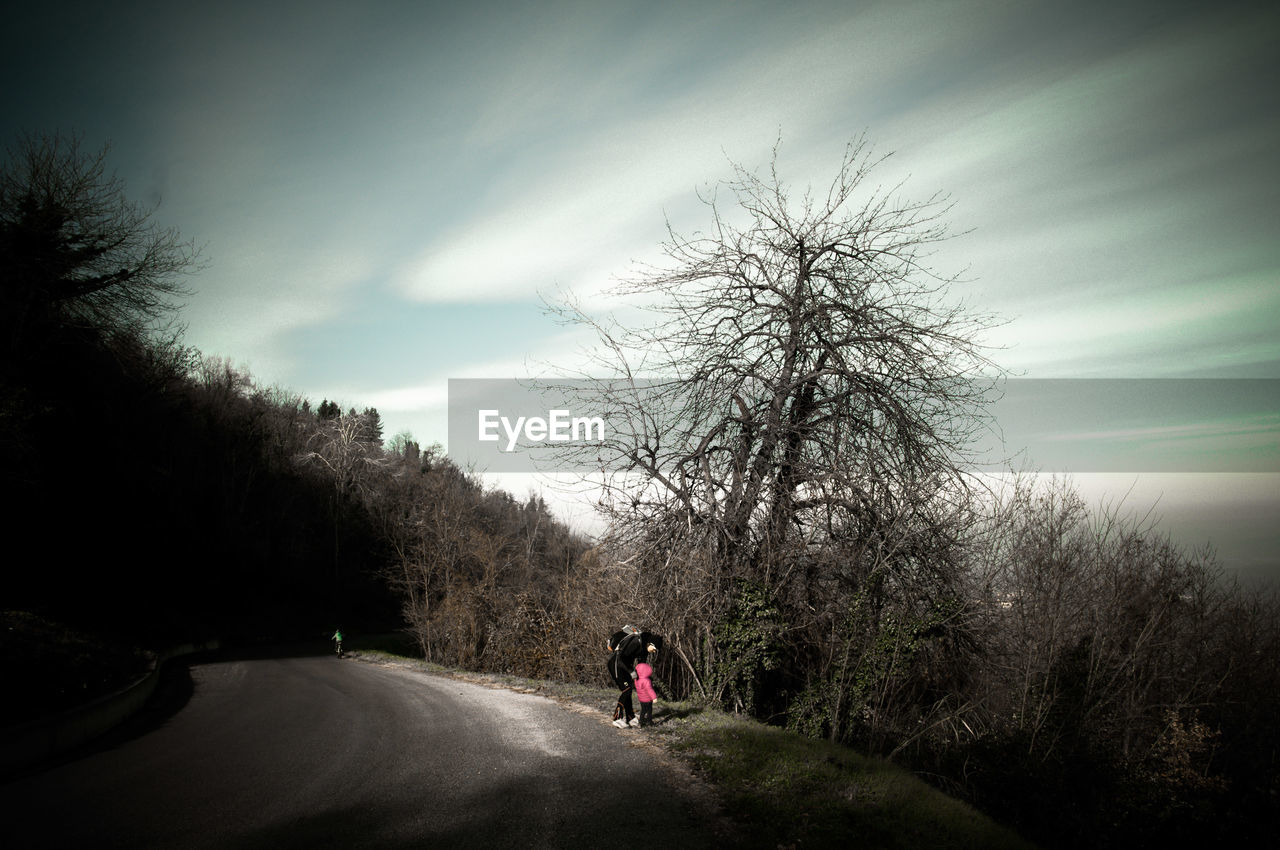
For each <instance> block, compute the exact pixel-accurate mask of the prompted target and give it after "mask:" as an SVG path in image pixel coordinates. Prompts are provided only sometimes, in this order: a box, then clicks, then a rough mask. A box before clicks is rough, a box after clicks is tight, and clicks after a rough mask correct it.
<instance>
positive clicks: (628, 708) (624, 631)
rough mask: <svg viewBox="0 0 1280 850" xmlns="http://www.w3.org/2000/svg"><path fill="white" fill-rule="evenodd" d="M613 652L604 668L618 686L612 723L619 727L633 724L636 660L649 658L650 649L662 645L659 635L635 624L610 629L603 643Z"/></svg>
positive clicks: (637, 661)
mask: <svg viewBox="0 0 1280 850" xmlns="http://www.w3.org/2000/svg"><path fill="white" fill-rule="evenodd" d="M605 645H606V646H607V647H608V649H609V651H610V652H611V653H613V654H612V655H611V656H609V663H608V665H607V666H606V669H607V670H608V671H609V678H610V679H612V680H613V681H614V683H615V684H616V685H617V686H618V689H619V691H620V693H619V694H618V704H617V705H615V706H614V707H613V725H614V726H617V727H618V728H619V729H624V728H626V727H627V726H636V725H638V724H639V721H638V720H636V712H635V708H634V707H633V706H632V703H631V694H632V693H634V691H635V682H634V679H635V670H636V664H638V663H640V662H641V661H647V660H648V659H649V653H651V652H653V653H656V652H657V651H658V650H660V649H662V636H661V635H655V634H652V633H651V632H643V631H640V630H639V629H637V628H636V627H635V626H623V627H622V628H621V629H620V630H618V631H616V632H614V633H613V635H612V636H611V637H610V638H609V640H608V642H607V643H606V644H605Z"/></svg>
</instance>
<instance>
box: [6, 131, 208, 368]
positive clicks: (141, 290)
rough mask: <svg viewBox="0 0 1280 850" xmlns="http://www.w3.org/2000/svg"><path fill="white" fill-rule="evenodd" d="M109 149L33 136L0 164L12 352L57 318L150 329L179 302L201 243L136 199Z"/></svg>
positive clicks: (64, 138)
mask: <svg viewBox="0 0 1280 850" xmlns="http://www.w3.org/2000/svg"><path fill="white" fill-rule="evenodd" d="M106 158H107V149H106V148H103V149H102V150H101V151H98V152H96V153H91V152H86V151H84V150H82V149H81V147H80V140H79V139H78V138H77V137H75V136H61V135H52V136H25V137H23V138H21V139H19V140H18V141H17V142H16V143H15V144H14V145H12V146H11V147H10V148H9V150H8V156H7V159H6V161H5V163H4V167H3V169H0V264H2V267H0V275H2V276H3V289H2V291H0V292H2V295H0V297H3V299H4V310H3V313H4V315H5V317H6V318H5V322H6V324H7V325H8V327H7V328H6V330H7V331H8V340H7V341H8V343H9V344H10V346H11V349H10V350H16V349H18V348H19V347H21V346H22V345H23V344H25V343H27V342H29V341H30V339H31V334H32V332H33V330H34V329H36V328H39V327H41V326H44V325H47V323H49V322H60V323H69V324H74V325H88V326H92V327H97V328H102V329H112V330H118V329H130V330H136V329H138V328H140V327H145V326H147V325H148V324H149V323H152V322H154V321H155V320H157V319H161V318H163V317H165V316H166V315H168V314H169V313H171V312H172V311H173V310H175V309H176V308H177V307H178V306H180V304H179V302H180V300H181V299H182V298H183V297H184V296H185V295H187V294H188V293H187V289H186V287H185V285H184V283H183V280H182V278H183V276H184V275H185V274H187V273H189V272H192V271H194V270H195V269H196V268H197V267H198V258H199V249H198V248H197V247H196V246H195V244H194V243H192V242H190V241H183V240H182V238H181V237H180V236H179V235H178V233H177V231H176V230H173V229H169V228H162V227H159V226H157V225H156V223H155V222H154V221H153V220H152V217H151V216H152V211H149V210H146V209H144V208H143V207H141V206H139V205H138V204H136V203H134V202H131V201H129V200H128V199H127V198H126V196H125V194H124V185H123V183H122V182H121V181H120V180H119V179H118V178H117V177H116V176H115V175H113V174H110V173H108V172H107V166H106Z"/></svg>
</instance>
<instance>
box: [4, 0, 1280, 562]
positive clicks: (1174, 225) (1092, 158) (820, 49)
mask: <svg viewBox="0 0 1280 850" xmlns="http://www.w3.org/2000/svg"><path fill="white" fill-rule="evenodd" d="M29 5H30V7H31V8H28V9H24V10H14V9H10V10H9V11H7V12H5V19H4V26H3V27H0V71H3V77H2V79H4V81H5V84H4V85H3V86H2V87H0V136H2V137H3V138H4V140H5V141H6V142H7V141H8V140H9V139H12V138H13V137H14V136H15V134H17V133H19V132H23V131H27V132H53V131H61V132H76V133H80V134H82V136H83V139H84V144H85V145H86V146H87V147H89V148H96V147H99V146H101V145H103V144H108V143H109V144H110V145H111V153H110V160H109V161H110V163H111V164H112V165H113V167H114V168H115V169H116V172H117V174H118V176H120V177H121V178H122V179H123V180H124V181H125V183H126V185H127V188H128V191H129V193H130V195H131V196H132V197H134V198H136V199H138V200H139V201H142V202H143V203H146V204H149V205H156V206H155V213H154V215H155V219H156V221H157V222H159V223H161V224H164V225H172V226H176V227H177V228H179V229H180V230H181V232H182V233H183V234H184V235H185V236H189V237H192V238H194V239H195V240H197V241H198V242H199V243H201V244H202V245H203V246H204V255H203V256H204V259H205V261H206V262H207V268H206V269H205V270H204V271H202V272H201V273H200V274H199V275H198V276H197V277H196V278H194V279H193V280H192V282H191V283H192V287H193V289H194V294H193V295H192V297H191V298H190V299H189V301H188V302H187V304H186V306H185V308H184V311H183V314H182V317H183V320H184V321H185V322H186V325H187V331H186V342H187V343H188V344H190V345H193V346H195V347H197V348H199V349H200V350H201V351H202V352H204V353H205V354H206V355H210V356H220V357H225V358H228V359H229V360H230V361H232V362H233V363H234V364H236V365H238V366H241V367H243V368H245V369H246V370H248V371H249V372H250V373H251V374H252V375H253V376H254V378H255V379H256V380H257V381H258V382H259V383H260V384H263V385H268V386H278V387H281V388H285V389H289V390H292V391H294V392H297V393H300V394H302V395H304V396H305V397H307V398H309V399H311V400H312V402H313V404H318V403H319V401H320V400H321V399H325V398H327V399H334V400H338V401H339V402H340V403H342V404H343V405H344V406H355V407H359V408H361V409H363V408H364V407H366V406H373V407H376V408H377V409H378V410H379V412H380V413H381V415H382V417H383V420H384V424H385V427H386V431H387V434H388V435H390V434H394V433H396V432H401V431H408V432H411V433H412V434H413V436H414V437H415V438H416V439H417V440H418V441H419V442H421V443H423V444H431V443H436V442H439V443H441V444H444V443H445V442H446V439H447V428H446V415H445V414H446V402H447V381H448V379H450V378H515V377H521V376H525V375H527V374H530V371H531V369H537V368H539V367H538V365H537V364H547V363H561V364H564V363H567V364H574V363H576V362H578V361H577V360H576V358H577V357H578V356H579V355H578V353H577V352H578V349H579V346H580V344H581V343H582V341H583V338H582V335H581V332H580V330H576V329H574V328H569V327H565V326H563V325H560V324H557V323H556V322H555V321H553V320H552V318H551V317H549V316H548V315H547V313H546V311H545V309H544V301H545V300H547V299H550V300H555V299H556V298H558V297H561V296H562V295H564V294H566V293H568V294H571V295H572V296H573V297H576V298H578V299H580V300H581V301H582V303H584V304H585V305H587V306H588V307H590V308H591V309H593V310H608V309H610V308H611V306H612V302H611V301H610V300H609V298H608V296H607V294H606V293H607V290H608V288H609V286H610V285H611V284H612V283H613V281H614V280H616V279H617V278H618V277H620V276H625V275H626V274H628V273H629V271H631V270H633V269H634V268H635V267H636V264H637V263H639V262H644V261H647V260H653V259H656V258H657V253H656V252H657V249H658V246H659V243H660V242H661V240H662V238H663V237H664V235H665V228H666V223H667V222H668V221H670V222H671V224H672V226H674V227H675V228H676V229H677V230H679V231H682V232H691V231H694V230H696V229H698V228H700V227H705V226H706V225H707V224H708V218H707V210H706V207H705V206H704V205H703V204H702V203H701V202H700V200H699V195H698V193H699V191H700V190H703V191H705V190H706V189H707V188H708V187H710V186H713V185H714V184H715V183H716V182H717V181H720V180H723V179H725V178H728V177H730V176H731V163H739V164H742V165H744V166H746V167H747V168H752V169H755V168H760V167H762V166H765V165H767V163H768V161H769V158H770V155H771V151H772V150H773V149H774V148H775V145H776V146H777V149H778V169H779V173H780V175H781V177H782V178H783V179H784V180H785V181H787V182H788V183H790V184H791V185H794V186H798V187H803V186H806V185H810V184H812V185H816V186H824V185H825V184H826V183H827V182H828V181H829V180H830V179H831V178H832V177H833V176H834V169H835V168H836V166H837V165H838V162H839V158H840V156H841V154H842V152H843V150H844V147H845V145H846V144H847V143H848V142H849V141H850V140H852V139H855V138H858V137H862V136H865V138H866V139H867V140H868V141H869V142H870V143H871V144H872V145H873V146H874V149H875V151H876V152H878V153H884V154H891V156H890V157H889V158H888V159H887V160H886V161H885V163H884V164H883V165H882V166H881V168H880V169H879V170H878V171H877V172H876V178H877V181H882V182H883V184H884V185H893V184H896V183H898V182H899V181H904V183H903V185H904V190H903V191H904V192H905V193H906V194H907V195H909V196H912V197H922V198H923V197H928V196H930V195H933V194H934V193H936V192H943V193H945V194H946V195H948V196H949V197H950V200H951V201H952V202H953V204H954V206H953V208H952V210H951V212H950V214H949V221H950V223H951V225H952V228H953V230H954V231H955V232H956V233H957V236H956V238H954V239H953V240H950V241H948V242H947V243H944V244H943V245H942V246H940V248H939V250H938V252H937V254H936V255H935V256H934V258H933V262H934V265H935V266H936V267H938V268H939V269H941V270H945V271H954V272H956V273H958V274H960V273H962V274H963V277H964V279H965V283H964V284H963V286H962V291H961V292H960V295H962V296H963V297H964V299H965V300H966V301H967V302H968V303H970V304H972V305H973V306H974V307H975V308H976V309H978V310H980V311H982V312H989V313H994V314H996V315H998V316H1000V317H1001V318H1002V320H1003V323H1002V324H1001V325H999V327H998V328H996V329H994V330H993V331H992V332H991V333H990V335H989V339H987V340H986V341H987V342H989V343H990V344H991V345H993V346H996V347H997V348H996V349H994V352H993V355H992V356H993V359H994V360H996V361H997V362H998V363H999V364H1000V365H1001V366H1002V367H1004V368H1006V369H1008V370H1009V371H1010V372H1011V373H1012V374H1015V375H1017V376H1021V377H1025V378H1032V379H1136V378H1142V379H1155V378H1167V379H1213V380H1216V381H1227V380H1232V379H1244V378H1248V379H1268V380H1280V285H1277V284H1278V283H1280V214H1278V213H1277V211H1278V210H1280V94H1278V92H1280V85H1277V82H1280V74H1278V73H1277V72H1278V71H1280V51H1277V50H1276V45H1277V43H1280V38H1278V36H1280V11H1278V10H1277V8H1278V7H1276V6H1275V4H1267V3H1256V2H1230V1H1229V0H1228V2H1219V3H1212V4H1210V3H1185V2H1168V1H1166V2H1139V3H1126V2H1114V1H1113V2H1096V3H1095V2H1026V0H1024V1H1023V2H999V1H998V0H955V2H923V1H922V0H904V2H881V3H876V2H805V0H798V2H787V3H766V2H749V0H748V1H747V2H742V1H741V0H739V1H738V2H733V1H732V0H720V1H719V2H714V1H713V2H683V3H666V2H661V0H649V1H648V2H629V3H627V2H609V0H597V2H580V3H579V2H542V3H538V2H525V3H515V2H505V3H486V2H470V3H431V2H413V3H409V2H364V3H326V2H305V3H303V2H298V3H272V2H265V0H258V2H253V3H243V2H236V1H235V0H220V2H218V3H199V2H191V3H183V4H175V3H144V2H134V3H128V2H122V3H110V4H108V3H100V2H98V3H72V2H56V0H55V2H47V3H42V4H38V5H37V4H29ZM1171 386H1172V385H1171ZM1178 386H1184V384H1178ZM1263 395H1264V397H1263V398H1261V399H1260V400H1259V401H1258V403H1257V404H1256V405H1254V409H1252V410H1248V411H1244V412H1243V413H1241V411H1235V413H1237V414H1240V415H1246V414H1247V415H1248V416H1249V417H1250V420H1249V421H1250V423H1251V424H1250V426H1249V428H1248V429H1247V430H1248V434H1249V440H1250V441H1251V443H1250V445H1251V446H1253V447H1254V448H1253V449H1251V451H1256V453H1257V454H1256V455H1254V457H1256V459H1257V460H1256V463H1257V465H1256V467H1254V468H1252V469H1250V468H1249V467H1248V464H1247V463H1246V466H1245V471H1242V470H1241V467H1240V466H1239V465H1235V466H1231V467H1230V469H1231V470H1234V471H1221V470H1220V471H1210V472H1204V471H1196V472H1168V471H1151V470H1150V469H1139V468H1136V467H1140V466H1141V464H1135V469H1133V470H1123V469H1121V470H1116V469H1114V468H1108V469H1106V470H1101V471H1099V470H1091V469H1086V470H1070V471H1072V472H1073V473H1078V474H1077V475H1075V480H1076V481H1077V483H1078V484H1079V485H1080V486H1081V488H1082V489H1083V490H1085V491H1086V492H1087V493H1088V494H1089V495H1090V496H1091V497H1093V498H1098V499H1108V498H1116V497H1117V495H1119V496H1125V494H1127V496H1125V498H1127V499H1128V502H1127V504H1130V505H1131V506H1133V507H1135V508H1136V509H1138V510H1139V511H1145V510H1146V508H1147V507H1148V506H1150V505H1153V504H1154V505H1156V506H1157V507H1156V510H1157V511H1158V512H1159V513H1161V515H1163V516H1164V517H1165V518H1166V521H1167V523H1168V525H1169V527H1170V528H1171V529H1176V531H1177V535H1176V536H1177V538H1178V539H1179V540H1182V541H1185V542H1186V543H1188V544H1189V545H1198V544H1199V543H1202V542H1205V541H1209V542H1212V543H1213V544H1214V545H1215V546H1216V547H1217V548H1218V550H1219V552H1220V555H1221V558H1222V560H1223V561H1224V564H1225V565H1227V566H1229V567H1231V568H1232V569H1239V570H1241V571H1249V570H1252V571H1254V572H1257V571H1267V570H1274V571H1275V573H1276V575H1277V576H1280V557H1278V556H1277V554H1276V553H1277V552H1278V551H1280V545H1278V544H1280V536H1278V535H1277V533H1276V532H1275V531H1274V530H1273V528H1272V527H1273V526H1275V525H1280V523H1276V522H1275V520H1276V519H1277V518H1280V463H1278V462H1277V456H1278V453H1280V413H1278V412H1277V409H1278V407H1280V405H1277V403H1276V396H1275V393H1274V391H1271V392H1268V393H1264V394H1263ZM1077 412H1078V411H1077ZM1160 415H1161V414H1159V413H1153V414H1152V420H1151V421H1148V422H1141V423H1137V424H1134V423H1132V422H1130V423H1124V424H1123V426H1122V429H1123V430H1125V433H1126V434H1127V435H1128V436H1127V437H1126V438H1127V439H1132V438H1133V437H1134V433H1135V429H1137V432H1141V433H1142V434H1146V432H1147V430H1150V434H1151V436H1152V438H1153V439H1161V440H1168V439H1173V438H1178V439H1181V438H1183V437H1186V436H1187V435H1188V434H1191V435H1193V436H1196V438H1197V439H1202V438H1203V436H1204V432H1205V429H1206V428H1208V429H1209V430H1214V429H1215V428H1217V425H1222V423H1223V422H1225V421H1226V418H1224V417H1219V420H1220V421H1218V422H1217V425H1214V424H1213V423H1212V422H1210V423H1209V424H1208V425H1206V424H1205V423H1204V422H1200V423H1188V422H1183V421H1179V422H1176V423H1171V422H1168V421H1163V420H1161V418H1160ZM1233 415H1234V414H1233ZM1210 419H1212V417H1210ZM1079 424H1080V423H1078V422H1077V423H1075V425H1079ZM1237 425H1238V422H1237V423H1235V424H1233V425H1231V427H1230V428H1228V430H1231V431H1232V433H1233V434H1236V436H1239V431H1240V429H1239V428H1238V427H1236V426H1237ZM1073 427H1074V426H1073ZM1120 427H1121V426H1115V425H1114V423H1101V422H1100V423H1097V424H1096V426H1095V427H1093V428H1085V429H1083V430H1084V431H1087V432H1088V434H1089V435H1093V437H1096V436H1097V435H1099V434H1103V433H1104V432H1105V433H1109V434H1111V435H1112V437H1114V435H1115V434H1116V433H1118V431H1117V428H1120ZM1188 428H1189V429H1190V430H1189V431H1188V430H1187V429H1188ZM1171 429H1173V432H1176V433H1173V436H1172V437H1171V436H1170V435H1171V433H1172V432H1171ZM1178 429H1182V430H1181V431H1179V430H1178ZM1058 430H1059V431H1060V430H1061V429H1058ZM1080 430H1081V429H1079V428H1077V431H1080ZM1215 433H1216V431H1215ZM1077 436H1079V434H1077ZM1195 445H1200V443H1196V444H1195ZM1030 460H1031V461H1032V462H1033V463H1034V461H1035V458H1034V457H1032V458H1030ZM1210 467H1212V464H1210ZM493 480H494V481H496V482H497V483H499V484H501V485H502V486H508V487H510V488H511V489H513V490H515V491H516V492H517V495H520V494H521V493H522V492H523V491H524V490H525V489H527V488H528V487H531V486H539V485H538V484H537V483H536V482H531V481H529V480H525V479H522V478H520V477H518V476H516V477H511V478H509V479H501V478H494V479H493ZM565 510H566V512H573V511H577V510H578V508H575V507H572V506H570V505H568V504H567V503H566V504H565ZM574 516H575V517H577V518H576V519H574V520H573V521H574V522H581V523H589V520H587V519H585V518H583V517H582V516H581V515H580V514H574Z"/></svg>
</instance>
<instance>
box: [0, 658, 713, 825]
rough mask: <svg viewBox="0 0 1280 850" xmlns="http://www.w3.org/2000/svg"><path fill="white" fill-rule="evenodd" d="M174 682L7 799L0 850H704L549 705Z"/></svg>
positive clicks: (364, 685)
mask: <svg viewBox="0 0 1280 850" xmlns="http://www.w3.org/2000/svg"><path fill="white" fill-rule="evenodd" d="M188 671H189V678H188ZM175 676H176V677H177V678H176V681H170V682H169V683H168V684H167V686H166V694H167V697H166V698H167V699H168V700H169V701H170V703H171V705H170V707H169V708H168V709H166V710H162V711H161V713H159V714H155V711H157V709H153V716H151V717H150V719H149V720H144V721H142V722H143V723H144V724H145V725H142V726H135V728H133V729H132V730H125V731H122V732H121V733H119V734H117V735H116V736H115V737H114V738H113V739H108V740H107V741H105V742H103V743H101V744H99V745H98V746H97V747H96V748H94V749H93V750H91V751H88V752H83V753H80V754H77V755H76V756H75V757H74V758H72V759H69V760H66V761H64V762H63V763H61V764H57V765H53V766H48V767H46V768H44V769H42V770H39V771H36V772H32V773H29V774H28V775H26V776H23V777H19V778H16V779H13V780H11V781H9V782H6V783H4V784H3V785H0V813H2V817H0V832H2V838H0V844H3V845H4V846H5V847H6V848H18V847H57V848H66V847H165V848H186V847H273V848H275V847H442V848H445V847H447V848H454V847H522V848H523V847H554V848H562V847H564V848H572V847H591V848H611V847H623V846H626V845H632V844H635V845H640V846H653V847H680V848H685V847H702V846H712V845H713V844H714V843H715V841H714V837H713V836H712V835H711V832H710V829H709V828H708V827H706V826H704V824H703V823H701V822H700V818H699V816H698V815H697V814H696V811H697V810H696V807H695V806H694V805H693V804H692V803H691V802H690V800H689V799H688V798H687V797H685V796H684V794H683V793H682V791H681V790H680V788H679V787H678V783H673V782H672V780H671V779H670V774H669V773H668V772H666V771H665V770H663V769H662V768H661V767H660V766H659V765H658V764H657V763H656V762H655V761H654V760H653V758H652V756H651V755H649V754H648V753H646V752H645V751H644V750H643V749H640V748H637V747H632V746H629V745H628V743H629V741H630V740H632V739H633V738H634V736H636V735H640V734H643V733H641V732H639V731H631V730H626V731H624V730H619V729H616V728H614V727H613V726H611V725H609V724H608V723H607V722H605V718H602V717H593V716H588V715H584V714H581V713H577V712H574V711H570V710H567V709H565V708H562V707H561V706H559V705H558V704H556V703H555V702H553V701H551V700H549V699H546V698H543V697H538V696H532V695H527V694H520V693H515V692H512V691H506V690H500V689H493V688H486V687H483V686H480V685H474V684H469V683H466V682H461V681H457V680H455V679H451V678H447V677H442V676H434V675H430V674H427V673H422V672H417V671H412V670H408V669H404V668H397V667H384V666H377V665H372V664H368V663H362V662H359V661H354V660H350V659H347V660H341V661H340V660H338V659H337V658H334V657H332V656H316V657H295V658H275V659H244V660H229V661H220V662H209V663H202V664H194V665H191V666H190V667H189V668H178V670H177V672H176V674H175Z"/></svg>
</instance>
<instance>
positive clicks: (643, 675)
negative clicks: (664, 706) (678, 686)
mask: <svg viewBox="0 0 1280 850" xmlns="http://www.w3.org/2000/svg"><path fill="white" fill-rule="evenodd" d="M652 675H653V668H652V667H650V666H649V665H648V664H645V663H644V662H643V661H641V662H640V663H639V664H637V665H636V696H637V697H639V698H640V701H641V702H653V701H654V700H655V699H657V698H658V695H657V693H655V692H654V690H653V682H650V681H649V677H650V676H652Z"/></svg>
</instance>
